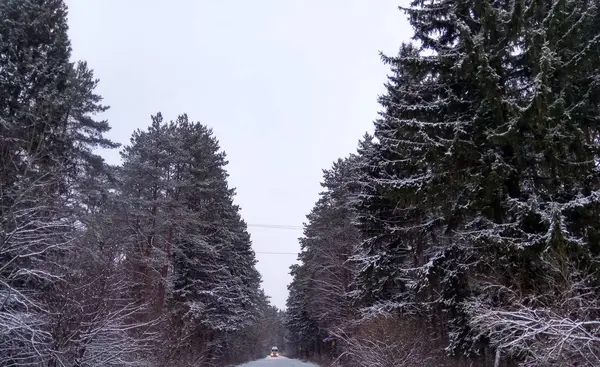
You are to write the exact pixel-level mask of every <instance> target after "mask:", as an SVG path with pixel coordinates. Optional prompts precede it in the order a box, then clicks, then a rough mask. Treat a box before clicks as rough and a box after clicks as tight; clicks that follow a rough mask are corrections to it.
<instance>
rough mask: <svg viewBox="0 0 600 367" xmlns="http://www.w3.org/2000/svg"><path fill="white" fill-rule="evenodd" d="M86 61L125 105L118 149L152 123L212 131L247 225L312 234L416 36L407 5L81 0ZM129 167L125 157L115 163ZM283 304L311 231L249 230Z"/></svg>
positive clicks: (116, 115)
mask: <svg viewBox="0 0 600 367" xmlns="http://www.w3.org/2000/svg"><path fill="white" fill-rule="evenodd" d="M66 3H67V5H68V7H69V25H70V37H71V40H72V44H73V57H74V58H75V59H78V60H86V61H87V62H88V64H89V66H90V68H92V69H94V71H95V75H96V77H97V78H99V79H100V85H99V88H98V92H99V93H100V94H101V95H102V96H103V97H104V102H105V104H108V105H110V106H111V109H110V110H109V111H108V112H107V113H106V116H105V117H106V118H107V119H108V120H109V122H110V123H111V126H112V131H111V132H110V133H109V134H108V136H109V137H110V138H112V139H113V140H115V141H118V142H120V143H123V144H127V143H128V142H129V137H130V135H131V133H132V132H133V130H135V129H137V128H141V129H145V128H146V127H147V126H148V125H149V124H150V115H151V114H155V113H156V112H157V111H161V112H162V113H163V116H164V117H165V119H167V120H171V119H174V118H176V117H177V115H178V114H181V113H184V112H185V113H187V114H188V115H189V117H190V118H191V119H192V120H194V121H200V122H202V123H203V124H205V125H208V126H210V127H212V128H213V129H214V131H215V134H216V136H217V138H218V139H219V141H220V143H221V147H222V148H223V149H224V150H225V151H226V153H227V155H228V159H229V162H230V163H229V165H228V167H227V169H228V171H229V173H230V180H229V183H230V185H231V186H233V187H236V189H237V196H236V202H237V204H239V205H240V206H241V207H242V215H243V217H244V219H245V220H246V222H247V223H248V224H250V225H252V224H281V225H293V226H300V225H302V223H303V222H304V221H305V215H306V214H308V212H309V211H310V210H311V208H312V207H313V205H314V203H315V201H316V200H317V199H318V193H319V191H320V189H321V187H320V185H319V182H320V181H321V175H322V171H321V170H322V169H324V168H329V167H330V165H331V164H332V162H333V161H334V160H336V159H337V158H339V157H343V156H345V155H347V154H349V153H350V152H353V151H355V149H356V143H357V141H358V139H359V138H360V137H361V136H362V134H364V132H365V131H372V121H373V120H374V119H375V117H376V113H377V111H378V110H379V106H378V104H377V100H376V99H377V95H379V94H381V93H382V92H383V90H384V89H383V83H384V81H385V76H386V73H387V71H388V69H387V67H386V66H384V65H383V64H382V63H381V61H380V58H379V55H378V51H380V50H381V51H383V52H385V53H387V54H395V53H396V50H397V49H398V48H399V46H400V43H401V42H402V41H406V40H408V38H409V37H410V35H411V29H410V27H409V26H408V23H407V21H406V19H405V16H404V15H403V14H402V13H401V12H400V11H399V10H397V6H398V5H400V4H403V3H405V1H402V0H253V1H249V0H171V1H165V0H67V1H66ZM104 156H105V158H106V160H107V161H108V162H109V163H118V162H119V159H120V158H119V155H118V152H117V151H112V152H106V153H105V154H104ZM249 230H250V233H251V235H252V240H253V243H254V249H255V251H256V252H257V258H258V260H259V263H258V269H259V271H260V272H261V274H262V275H263V287H264V288H265V291H266V292H267V294H268V295H269V296H270V297H271V299H272V302H273V304H274V305H276V306H278V307H279V308H284V307H285V300H286V298H287V284H288V283H289V282H290V280H291V277H290V276H289V274H288V273H289V266H290V265H291V264H292V263H294V262H296V255H273V254H264V253H262V252H286V253H297V252H298V251H299V245H298V241H297V239H298V237H300V236H301V235H302V231H301V230H289V229H288V230H284V229H271V228H260V227H252V226H250V227H249Z"/></svg>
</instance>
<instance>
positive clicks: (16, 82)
mask: <svg viewBox="0 0 600 367" xmlns="http://www.w3.org/2000/svg"><path fill="white" fill-rule="evenodd" d="M70 57H71V48H70V41H69V38H68V36H67V9H66V6H65V5H64V3H63V1H62V0H1V1H0V365H2V366H11V367H12V366H79V367H84V366H85V367H92V366H98V367H100V366H219V367H222V366H224V365H227V364H231V363H239V362H243V361H246V360H249V359H254V358H257V357H264V355H265V353H267V351H268V348H269V347H270V346H271V343H273V339H274V338H276V337H277V335H278V334H281V331H280V330H278V328H277V326H276V325H274V324H273V323H277V322H279V323H281V321H280V320H281V317H278V311H277V310H276V309H274V308H273V307H272V306H271V305H270V304H269V301H268V298H267V297H266V296H265V294H264V293H263V292H262V290H261V289H260V281H261V279H260V275H259V273H258V272H257V270H256V268H255V263H256V259H255V256H254V252H253V251H252V248H251V241H250V235H249V234H248V232H247V229H246V224H245V223H244V221H243V220H242V218H241V217H240V213H239V208H238V207H237V206H236V205H235V204H234V202H233V197H234V190H233V189H231V188H230V187H229V186H228V183H227V172H226V170H225V165H226V163H227V161H226V157H225V153H224V152H223V151H222V150H221V149H220V147H219V144H218V141H217V139H216V137H215V136H214V134H213V132H212V131H211V130H210V129H209V128H207V127H206V126H204V125H202V124H200V123H197V122H193V121H191V120H190V119H189V118H188V117H187V116H186V115H185V114H184V115H181V116H179V117H178V118H177V119H176V120H175V121H170V122H167V121H164V120H163V117H162V116H161V114H160V113H158V114H156V115H155V116H153V117H152V121H151V125H150V126H149V127H148V129H146V130H143V131H141V130H138V131H136V132H135V133H134V134H133V136H132V137H131V141H130V143H129V145H127V146H126V147H124V148H123V150H122V160H123V163H122V165H120V166H108V165H107V164H106V163H104V161H103V160H102V158H101V157H100V156H98V155H97V154H96V153H95V150H96V149H97V148H113V149H114V148H118V147H119V145H118V144H116V143H114V142H112V141H110V140H109V139H107V138H106V137H105V134H106V132H108V131H109V130H110V126H109V124H108V123H107V122H106V121H101V120H98V119H97V118H96V117H95V116H96V114H98V113H100V112H102V111H105V110H106V109H107V107H105V106H103V105H102V104H101V100H102V98H101V97H100V96H99V95H97V94H96V93H95V92H94V90H95V87H96V85H97V83H98V81H97V80H96V79H95V78H94V76H93V73H92V71H91V70H90V69H89V68H88V66H87V65H86V63H85V62H75V63H73V62H71V60H70Z"/></svg>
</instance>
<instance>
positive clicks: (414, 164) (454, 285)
mask: <svg viewBox="0 0 600 367" xmlns="http://www.w3.org/2000/svg"><path fill="white" fill-rule="evenodd" d="M401 10H402V11H403V12H404V13H405V14H407V16H408V19H409V21H410V24H411V26H412V28H413V32H414V34H413V38H412V41H411V42H409V43H404V44H402V46H401V47H400V50H399V53H398V54H397V55H396V56H383V57H382V58H383V61H384V62H385V63H386V64H387V65H389V66H390V75H389V76H388V81H387V83H386V88H387V92H386V93H385V94H384V95H382V96H380V97H379V101H380V104H381V112H380V118H379V119H377V120H376V121H375V123H374V124H375V131H374V136H373V137H371V136H366V137H365V138H364V139H363V140H362V141H361V142H360V145H359V149H358V152H357V153H356V154H353V155H351V156H350V157H348V158H345V159H342V160H339V161H338V162H336V163H335V164H334V166H333V168H331V169H330V170H327V171H325V175H324V180H323V186H324V192H323V193H322V194H321V198H320V200H319V201H318V202H317V204H316V205H315V207H314V209H313V211H312V212H311V213H310V214H309V215H308V222H307V224H306V225H305V230H304V236H303V237H302V238H301V244H302V252H301V254H300V260H301V263H300V265H298V266H294V267H293V268H292V275H293V283H292V284H291V285H290V296H289V299H288V328H289V335H288V340H289V342H290V345H294V346H296V347H297V348H296V350H295V353H296V354H297V355H301V356H303V357H306V358H310V359H315V360H316V359H323V358H327V359H329V360H337V363H338V364H339V365H343V366H471V365H477V366H516V365H521V366H597V365H600V328H599V326H600V324H599V321H598V319H599V318H600V289H599V286H600V273H599V270H600V269H599V265H600V261H599V260H600V257H599V255H600V220H599V218H600V191H599V189H600V171H599V164H598V163H599V153H600V152H599V147H600V142H599V132H600V124H599V123H600V107H599V106H600V64H599V63H598V60H600V30H599V29H598V25H599V24H600V7H599V6H598V3H597V2H592V1H588V0H506V1H504V0H500V1H497V0H495V1H490V0H478V1H471V0H468V1H467V0H453V1H449V0H432V1H427V2H425V1H413V2H412V3H411V4H410V6H409V7H407V8H401Z"/></svg>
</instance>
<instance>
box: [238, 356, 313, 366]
mask: <svg viewBox="0 0 600 367" xmlns="http://www.w3.org/2000/svg"><path fill="white" fill-rule="evenodd" d="M237 367H319V366H317V365H316V364H311V363H305V362H302V361H299V360H296V359H289V358H285V357H276V358H271V357H267V358H265V359H260V360H258V361H254V362H250V363H246V364H242V365H239V366H237Z"/></svg>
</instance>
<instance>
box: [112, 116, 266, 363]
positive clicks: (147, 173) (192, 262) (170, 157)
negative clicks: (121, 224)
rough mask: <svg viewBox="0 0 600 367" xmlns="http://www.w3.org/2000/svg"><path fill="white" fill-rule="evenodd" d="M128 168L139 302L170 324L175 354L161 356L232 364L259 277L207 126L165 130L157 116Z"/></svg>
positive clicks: (136, 143)
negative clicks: (232, 346) (230, 346)
mask: <svg viewBox="0 0 600 367" xmlns="http://www.w3.org/2000/svg"><path fill="white" fill-rule="evenodd" d="M123 160H124V162H123V168H122V172H121V176H122V179H123V184H122V195H123V200H124V203H127V205H128V206H129V209H128V216H129V218H128V221H129V222H130V223H131V226H132V229H133V231H131V232H130V235H129V236H128V237H129V241H130V244H131V245H130V246H129V250H128V251H129V255H128V256H129V257H130V258H131V261H132V263H133V264H135V267H134V269H133V273H134V274H135V273H138V274H141V275H142V276H141V277H140V278H138V282H137V283H138V287H137V291H136V292H137V294H138V299H139V302H142V303H146V304H148V306H149V308H148V310H147V312H146V314H145V316H144V317H146V318H150V319H151V318H153V317H159V316H161V315H163V316H165V317H166V318H167V319H168V320H170V321H169V325H171V326H169V327H170V330H167V331H166V336H165V337H166V338H169V339H170V340H171V341H172V346H173V348H174V349H173V350H170V351H169V350H167V352H165V353H162V357H160V358H166V360H163V363H187V362H185V361H186V360H187V359H188V358H191V359H193V358H194V357H193V355H194V353H195V354H197V355H198V356H203V358H205V361H206V363H209V364H210V363H212V364H214V363H221V362H222V361H224V360H226V359H227V358H230V357H231V356H228V355H226V348H224V346H225V345H226V343H228V342H230V341H231V340H233V339H232V338H234V337H235V334H236V333H238V332H239V333H242V332H245V331H246V330H247V329H248V328H250V327H251V326H253V325H254V324H255V323H256V322H257V321H258V317H259V315H260V314H259V311H260V310H259V304H260V293H259V287H260V275H259V273H258V271H257V270H256V268H255V262H256V260H255V257H254V252H253V251H252V248H251V241H250V236H249V234H248V232H247V230H246V225H245V223H244V222H243V220H242V219H241V217H240V215H239V208H238V207H237V206H236V205H235V204H234V203H233V196H234V190H233V189H230V188H229V187H228V184H227V172H226V170H225V168H224V167H225V165H226V164H227V161H226V160H225V153H224V152H222V151H221V150H220V147H219V144H218V141H217V140H216V138H215V137H214V135H213V133H212V131H211V130H210V129H209V128H207V127H206V126H204V125H202V124H200V123H195V122H191V121H189V119H188V117H187V116H186V115H181V116H179V117H178V119H177V120H176V121H172V122H170V123H165V122H164V121H163V119H162V116H161V115H160V114H157V115H156V116H153V117H152V125H151V126H150V127H149V128H148V130H147V131H137V132H135V133H134V135H133V137H132V141H131V145H130V146H128V147H126V148H125V150H124V152H123ZM186 347H187V348H189V349H190V350H188V351H185V348H186ZM224 353H225V354H224ZM174 355H180V356H181V358H184V359H179V360H173V359H169V358H172V356H174Z"/></svg>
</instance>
